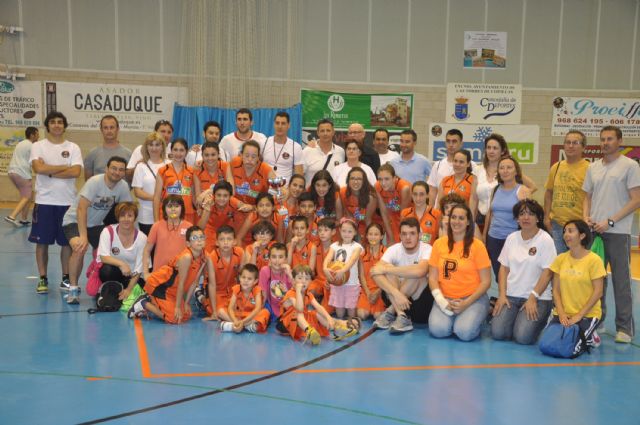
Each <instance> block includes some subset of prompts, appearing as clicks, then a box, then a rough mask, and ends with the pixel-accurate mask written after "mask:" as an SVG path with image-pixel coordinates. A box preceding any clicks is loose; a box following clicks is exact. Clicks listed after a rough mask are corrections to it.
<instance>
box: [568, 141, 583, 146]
mask: <svg viewBox="0 0 640 425" xmlns="http://www.w3.org/2000/svg"><path fill="white" fill-rule="evenodd" d="M564 144H565V145H566V146H578V145H581V144H582V142H580V141H578V140H565V141H564Z"/></svg>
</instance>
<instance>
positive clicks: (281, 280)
mask: <svg viewBox="0 0 640 425" xmlns="http://www.w3.org/2000/svg"><path fill="white" fill-rule="evenodd" d="M259 284H260V289H261V290H262V293H263V294H264V299H265V303H269V305H270V306H271V311H272V312H273V314H275V315H276V316H280V314H282V313H281V311H280V302H281V301H282V298H284V295H285V294H286V293H287V291H288V290H289V289H291V281H290V280H289V276H287V274H286V273H285V272H284V271H279V272H274V271H272V270H271V268H270V267H269V266H264V267H262V269H260V278H259Z"/></svg>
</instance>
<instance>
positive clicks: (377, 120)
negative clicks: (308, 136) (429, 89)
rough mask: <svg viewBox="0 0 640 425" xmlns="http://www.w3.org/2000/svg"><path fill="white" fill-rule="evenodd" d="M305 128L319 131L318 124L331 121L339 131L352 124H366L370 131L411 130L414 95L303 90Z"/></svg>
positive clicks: (301, 96) (303, 126) (367, 129)
mask: <svg viewBox="0 0 640 425" xmlns="http://www.w3.org/2000/svg"><path fill="white" fill-rule="evenodd" d="M300 98H301V102H302V128H303V129H306V130H311V129H315V128H316V126H317V124H318V121H319V120H321V119H323V118H329V119H330V120H331V121H333V125H334V127H335V128H336V130H340V129H343V130H344V129H347V127H349V125H350V124H351V123H354V122H358V123H360V124H362V125H363V126H364V128H365V130H366V131H372V130H374V129H376V128H378V127H384V128H386V129H388V130H389V131H391V130H404V129H406V128H411V126H412V119H411V114H412V112H413V95H412V94H407V93H402V94H389V93H384V94H356V93H336V92H329V91H319V90H305V89H303V90H302V92H301V95H300Z"/></svg>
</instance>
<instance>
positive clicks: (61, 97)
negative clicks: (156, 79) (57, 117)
mask: <svg viewBox="0 0 640 425" xmlns="http://www.w3.org/2000/svg"><path fill="white" fill-rule="evenodd" d="M186 93H187V91H186V89H184V88H178V87H164V86H133V85H125V84H89V83H67V82H52V81H47V82H46V83H45V97H46V102H47V112H49V111H53V110H57V111H61V112H62V113H64V114H65V115H66V117H67V119H68V121H69V129H71V130H96V129H98V125H99V123H100V118H102V116H104V115H115V116H116V117H117V118H118V121H119V122H120V129H121V130H128V131H145V132H146V131H151V130H153V126H154V125H155V123H156V122H157V121H159V120H162V119H165V120H170V119H171V117H172V116H173V105H174V103H176V102H180V103H186Z"/></svg>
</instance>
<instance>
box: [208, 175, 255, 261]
mask: <svg viewBox="0 0 640 425" xmlns="http://www.w3.org/2000/svg"><path fill="white" fill-rule="evenodd" d="M232 194H233V188H232V187H231V184H229V183H228V182H226V181H222V182H218V183H216V185H215V186H214V187H213V196H205V198H204V200H203V202H202V211H201V217H200V221H199V222H198V225H199V226H200V227H201V228H202V229H204V234H205V236H206V237H207V243H206V245H205V248H204V249H205V250H206V251H207V252H211V250H212V249H213V248H215V246H216V234H217V233H216V229H219V228H220V227H221V226H224V225H229V226H233V223H234V221H233V218H234V215H236V213H237V212H238V211H245V212H248V211H251V210H253V206H251V205H249V204H243V203H242V202H240V201H238V200H237V199H236V198H234V197H232V196H231V195H232Z"/></svg>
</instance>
